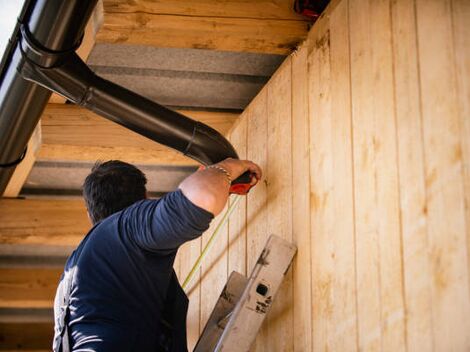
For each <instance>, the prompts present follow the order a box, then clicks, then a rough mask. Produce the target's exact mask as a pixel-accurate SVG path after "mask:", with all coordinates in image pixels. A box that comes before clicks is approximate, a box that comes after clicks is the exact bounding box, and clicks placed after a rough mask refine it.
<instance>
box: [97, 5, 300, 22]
mask: <svg viewBox="0 0 470 352" xmlns="http://www.w3.org/2000/svg"><path fill="white" fill-rule="evenodd" d="M103 6H104V11H105V12H106V13H133V12H134V13H135V12H142V13H150V14H172V15H180V16H200V17H228V18H234V17H235V18H236V17H238V18H253V19H279V20H294V21H305V18H304V17H303V16H301V15H299V14H297V13H296V12H295V11H294V1H293V0H256V1H253V0H224V1H214V0H179V1H174V0H166V1H165V0H163V1H154V0H104V1H103Z"/></svg>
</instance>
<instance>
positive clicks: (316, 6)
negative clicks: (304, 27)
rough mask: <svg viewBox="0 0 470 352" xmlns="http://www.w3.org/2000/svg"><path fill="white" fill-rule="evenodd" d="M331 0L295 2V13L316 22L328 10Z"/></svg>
mask: <svg viewBox="0 0 470 352" xmlns="http://www.w3.org/2000/svg"><path fill="white" fill-rule="evenodd" d="M329 2H330V0H295V1H294V10H295V12H297V13H299V14H301V15H303V16H306V17H308V18H311V19H313V20H316V19H317V18H318V17H319V16H320V15H321V13H322V12H323V11H324V10H325V9H326V7H327V6H328V4H329Z"/></svg>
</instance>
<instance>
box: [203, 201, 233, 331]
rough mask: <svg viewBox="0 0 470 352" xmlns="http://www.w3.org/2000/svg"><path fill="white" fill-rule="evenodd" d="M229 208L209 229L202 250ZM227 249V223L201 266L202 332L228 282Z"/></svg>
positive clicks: (225, 209)
mask: <svg viewBox="0 0 470 352" xmlns="http://www.w3.org/2000/svg"><path fill="white" fill-rule="evenodd" d="M228 206H229V203H227V205H226V206H225V208H224V210H222V212H221V213H220V214H219V215H218V216H217V217H216V218H214V219H213V220H212V223H211V225H210V227H209V229H208V230H207V231H206V232H205V233H204V234H203V235H202V247H201V248H202V249H203V248H204V246H205V245H206V244H207V242H208V241H209V238H210V237H211V236H212V234H213V232H214V230H215V228H216V227H217V225H218V224H219V222H220V220H221V218H222V217H223V215H224V213H225V212H226V211H227V208H228ZM227 249H228V226H227V223H226V224H225V225H224V226H222V227H221V228H220V230H219V233H218V238H217V239H216V240H215V241H214V242H213V245H212V248H211V250H210V251H209V253H208V254H207V256H206V257H205V259H204V261H203V263H202V266H201V313H200V327H201V332H202V330H203V329H204V327H205V325H206V323H207V320H208V319H209V316H210V314H211V312H212V310H213V309H214V306H215V303H216V302H217V299H218V298H219V296H220V293H221V292H222V289H223V287H224V286H225V283H226V282H227V278H228V275H227Z"/></svg>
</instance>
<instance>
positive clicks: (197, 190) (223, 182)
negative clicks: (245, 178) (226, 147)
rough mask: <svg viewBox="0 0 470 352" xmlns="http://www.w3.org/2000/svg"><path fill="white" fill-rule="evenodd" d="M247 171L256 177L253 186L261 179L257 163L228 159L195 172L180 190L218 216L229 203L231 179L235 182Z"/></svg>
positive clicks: (183, 183) (181, 185)
mask: <svg viewBox="0 0 470 352" xmlns="http://www.w3.org/2000/svg"><path fill="white" fill-rule="evenodd" d="M246 171H250V173H252V174H253V175H254V178H253V181H252V184H256V183H257V182H258V181H259V180H260V179H261V168H260V167H259V166H258V165H256V164H255V163H253V162H251V161H249V160H238V159H232V158H228V159H225V160H223V161H221V162H220V163H217V164H214V165H213V167H207V168H205V169H204V170H199V171H197V172H195V173H194V174H192V175H191V176H189V177H187V178H186V179H185V180H184V181H183V182H181V184H180V185H179V188H180V189H181V191H182V192H183V194H184V195H185V196H186V198H188V199H189V200H190V201H191V202H192V203H194V204H195V205H197V206H199V207H201V208H203V209H204V210H207V211H209V212H211V213H212V214H214V216H216V215H218V214H219V213H220V212H221V211H222V209H223V208H224V207H225V203H227V199H228V196H229V189H230V182H229V179H230V180H232V181H233V180H235V179H236V178H238V177H239V176H240V175H242V174H243V173H245V172H246ZM227 174H228V176H229V177H228V176H227Z"/></svg>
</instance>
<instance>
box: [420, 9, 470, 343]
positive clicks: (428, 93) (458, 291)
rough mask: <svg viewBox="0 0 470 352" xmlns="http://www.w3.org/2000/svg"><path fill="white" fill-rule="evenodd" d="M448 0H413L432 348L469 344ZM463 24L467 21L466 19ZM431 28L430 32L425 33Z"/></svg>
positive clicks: (458, 134) (459, 146) (458, 130)
mask: <svg viewBox="0 0 470 352" xmlns="http://www.w3.org/2000/svg"><path fill="white" fill-rule="evenodd" d="M450 5H451V3H450V1H423V0H417V1H416V11H417V28H418V30H417V33H418V53H419V73H420V85H421V105H422V109H423V135H424V158H425V177H426V195H427V199H426V205H427V207H426V209H427V212H428V231H429V240H430V248H431V250H430V255H431V262H432V283H433V288H432V302H433V311H432V313H433V323H434V324H433V335H434V346H435V350H436V351H444V350H447V351H449V350H450V351H466V350H469V349H470V334H469V333H468V332H469V331H470V302H469V300H470V297H469V281H468V275H469V272H468V271H469V269H468V257H467V256H468V253H467V238H466V227H465V226H466V224H465V204H464V202H465V201H464V195H463V190H464V181H463V177H462V176H463V172H462V170H463V165H462V144H461V133H462V132H461V121H460V120H459V109H458V106H459V104H458V98H457V93H456V87H457V84H456V83H457V82H456V77H457V76H458V75H460V74H461V73H460V72H455V66H454V65H453V63H454V62H455V55H456V53H455V52H454V48H453V33H452V16H451V15H452V13H451V6H450ZM467 25H468V24H467ZM430 33H432V38H430V37H429V36H430Z"/></svg>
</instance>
